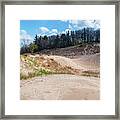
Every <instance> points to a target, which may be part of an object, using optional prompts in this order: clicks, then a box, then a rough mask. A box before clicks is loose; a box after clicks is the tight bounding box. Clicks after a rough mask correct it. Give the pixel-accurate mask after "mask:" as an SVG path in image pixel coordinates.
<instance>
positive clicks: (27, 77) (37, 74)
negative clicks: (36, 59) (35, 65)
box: [20, 69, 52, 80]
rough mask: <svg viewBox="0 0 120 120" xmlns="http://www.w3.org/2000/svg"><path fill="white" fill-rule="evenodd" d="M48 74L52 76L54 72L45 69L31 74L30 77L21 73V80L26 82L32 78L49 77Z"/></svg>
mask: <svg viewBox="0 0 120 120" xmlns="http://www.w3.org/2000/svg"><path fill="white" fill-rule="evenodd" d="M48 74H52V72H51V71H48V70H45V69H39V70H36V71H34V72H29V73H28V75H25V74H22V73H20V80H26V79H29V78H32V77H36V76H44V75H48Z"/></svg>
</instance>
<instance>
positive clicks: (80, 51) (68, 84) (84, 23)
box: [20, 20, 100, 100]
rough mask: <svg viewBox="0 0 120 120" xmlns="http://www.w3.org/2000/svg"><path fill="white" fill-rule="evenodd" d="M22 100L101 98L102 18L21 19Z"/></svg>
mask: <svg viewBox="0 0 120 120" xmlns="http://www.w3.org/2000/svg"><path fill="white" fill-rule="evenodd" d="M20 99H21V100H100V21H99V20H20Z"/></svg>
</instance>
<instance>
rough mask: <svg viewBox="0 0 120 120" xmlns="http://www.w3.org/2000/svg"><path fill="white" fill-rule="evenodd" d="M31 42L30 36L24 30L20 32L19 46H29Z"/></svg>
mask: <svg viewBox="0 0 120 120" xmlns="http://www.w3.org/2000/svg"><path fill="white" fill-rule="evenodd" d="M32 41H33V38H32V37H31V35H29V34H28V33H27V31H25V30H20V42H21V44H29V43H30V42H32Z"/></svg>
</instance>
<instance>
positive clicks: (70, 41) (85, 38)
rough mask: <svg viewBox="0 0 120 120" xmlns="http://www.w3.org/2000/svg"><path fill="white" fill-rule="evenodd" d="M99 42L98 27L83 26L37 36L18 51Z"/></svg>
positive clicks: (35, 50)
mask: <svg viewBox="0 0 120 120" xmlns="http://www.w3.org/2000/svg"><path fill="white" fill-rule="evenodd" d="M93 42H94V43H100V29H97V30H94V29H93V28H83V29H80V30H75V31H67V32H66V33H62V34H60V35H51V36H47V35H44V36H38V35H35V38H34V41H33V42H32V43H30V44H29V45H27V44H24V45H23V46H22V47H21V49H20V53H21V54H23V53H34V52H40V51H41V50H43V49H53V48H65V47H69V46H75V45H79V44H81V43H93Z"/></svg>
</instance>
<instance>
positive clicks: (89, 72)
mask: <svg viewBox="0 0 120 120" xmlns="http://www.w3.org/2000/svg"><path fill="white" fill-rule="evenodd" d="M81 75H82V76H88V77H100V73H99V72H94V71H90V70H88V71H82V73H81Z"/></svg>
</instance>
